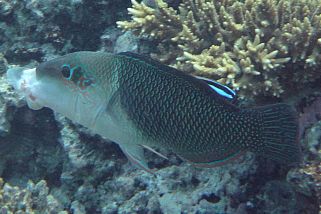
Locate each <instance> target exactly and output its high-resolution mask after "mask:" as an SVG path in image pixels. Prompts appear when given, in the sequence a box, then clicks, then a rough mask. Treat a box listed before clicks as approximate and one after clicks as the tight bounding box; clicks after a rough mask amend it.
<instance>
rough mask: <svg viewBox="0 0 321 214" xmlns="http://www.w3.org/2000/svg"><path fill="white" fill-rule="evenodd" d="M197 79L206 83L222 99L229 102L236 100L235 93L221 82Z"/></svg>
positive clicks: (202, 78)
mask: <svg viewBox="0 0 321 214" xmlns="http://www.w3.org/2000/svg"><path fill="white" fill-rule="evenodd" d="M196 78H197V79H200V80H203V81H205V82H206V83H207V84H208V85H209V86H210V87H211V88H212V89H213V90H214V91H215V92H216V93H217V94H218V95H220V96H221V97H223V98H225V99H227V100H232V101H233V100H234V99H236V93H235V91H233V90H232V89H230V88H229V87H227V86H225V85H223V84H221V83H219V82H215V81H214V80H211V79H207V78H204V77H199V76H196Z"/></svg>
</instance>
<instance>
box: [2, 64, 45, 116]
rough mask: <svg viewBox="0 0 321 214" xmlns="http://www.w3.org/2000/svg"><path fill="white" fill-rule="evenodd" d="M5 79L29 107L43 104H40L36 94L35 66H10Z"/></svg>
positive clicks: (37, 83)
mask: <svg viewBox="0 0 321 214" xmlns="http://www.w3.org/2000/svg"><path fill="white" fill-rule="evenodd" d="M7 81H8V83H9V84H10V85H12V86H13V87H14V88H15V89H16V90H17V91H18V93H19V94H21V95H22V96H24V97H25V98H26V100H27V104H28V107H29V108H31V109H34V110H39V109H41V108H43V105H41V104H40V102H39V99H38V96H37V92H38V91H39V82H38V81H37V78H36V68H32V69H24V68H21V67H14V68H10V69H8V70H7Z"/></svg>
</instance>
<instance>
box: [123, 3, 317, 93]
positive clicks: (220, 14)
mask: <svg viewBox="0 0 321 214" xmlns="http://www.w3.org/2000/svg"><path fill="white" fill-rule="evenodd" d="M154 2H155V6H154V7H149V6H146V5H145V4H144V3H138V2H136V1H135V0H132V4H133V5H132V8H129V9H128V11H129V13H130V14H131V15H132V20H131V21H118V22H117V24H118V27H120V28H122V29H124V30H130V31H133V32H134V33H135V34H137V35H139V36H140V37H147V38H150V39H152V40H153V41H155V42H156V44H158V52H155V53H153V54H152V57H153V58H155V59H158V60H160V61H161V62H163V63H166V64H168V65H171V66H173V67H176V68H178V69H181V70H183V71H186V72H190V73H193V74H196V75H202V76H207V77H211V78H213V79H215V80H217V81H219V82H221V83H223V84H227V85H230V86H232V87H233V88H234V89H236V90H239V94H240V95H241V96H262V95H267V96H277V97H279V96H282V95H284V96H285V95H288V94H291V93H292V94H293V93H296V92H297V90H298V89H301V88H303V87H307V86H306V84H307V83H311V82H314V81H316V80H317V79H319V78H320V77H321V76H320V72H319V70H320V69H321V65H320V62H321V8H320V5H321V1H320V0H312V1H304V0H259V1H253V0H245V1H241V0H227V1H214V0H187V1H183V2H182V3H181V4H180V6H179V8H178V10H175V9H173V8H172V7H170V6H168V4H167V3H165V2H164V1H163V0H155V1H154Z"/></svg>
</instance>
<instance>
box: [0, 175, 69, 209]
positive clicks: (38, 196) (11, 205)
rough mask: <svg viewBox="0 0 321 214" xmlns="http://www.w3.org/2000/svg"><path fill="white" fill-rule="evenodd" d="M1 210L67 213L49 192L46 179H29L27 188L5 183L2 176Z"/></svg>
mask: <svg viewBox="0 0 321 214" xmlns="http://www.w3.org/2000/svg"><path fill="white" fill-rule="evenodd" d="M0 206H1V208H0V212H1V213H3V214H14V213H16V214H23V213H30V214H31V213H34V214H43V213H48V214H49V213H50V214H67V211H64V210H63V207H62V206H61V205H60V204H59V202H58V201H57V200H56V199H55V198H54V197H53V196H52V195H50V194H49V188H48V187H47V184H46V182H45V181H43V180H42V181H39V182H38V183H37V184H34V183H33V182H32V181H29V182H28V184H27V187H26V188H25V189H20V188H19V187H17V186H11V185H10V184H8V183H4V181H3V179H2V178H0Z"/></svg>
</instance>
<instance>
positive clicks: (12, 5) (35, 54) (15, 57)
mask: <svg viewBox="0 0 321 214" xmlns="http://www.w3.org/2000/svg"><path fill="white" fill-rule="evenodd" d="M128 6H129V2H127V1H122V0H100V1H94V2H93V1H89V0H75V1H64V2H61V1H52V0H43V1H34V0H25V1H20V0H10V1H8V0H3V1H0V11H1V13H0V41H1V43H0V52H1V53H3V54H4V56H5V57H6V58H7V60H8V61H9V62H11V63H16V64H17V63H19V64H22V65H24V64H26V63H28V62H30V60H37V61H38V62H39V61H42V60H46V59H48V58H53V57H55V56H57V55H62V54H66V53H69V52H71V51H77V50H97V49H98V48H99V47H100V45H101V40H100V37H101V36H102V34H103V32H105V31H107V30H108V29H109V30H111V31H117V30H116V29H115V26H114V25H115V24H114V23H115V20H117V19H120V18H122V17H123V16H126V13H124V12H123V11H124V10H125V8H126V7H128ZM107 8H108V9H107ZM110 11H112V12H110ZM118 31H119V30H118Z"/></svg>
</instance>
